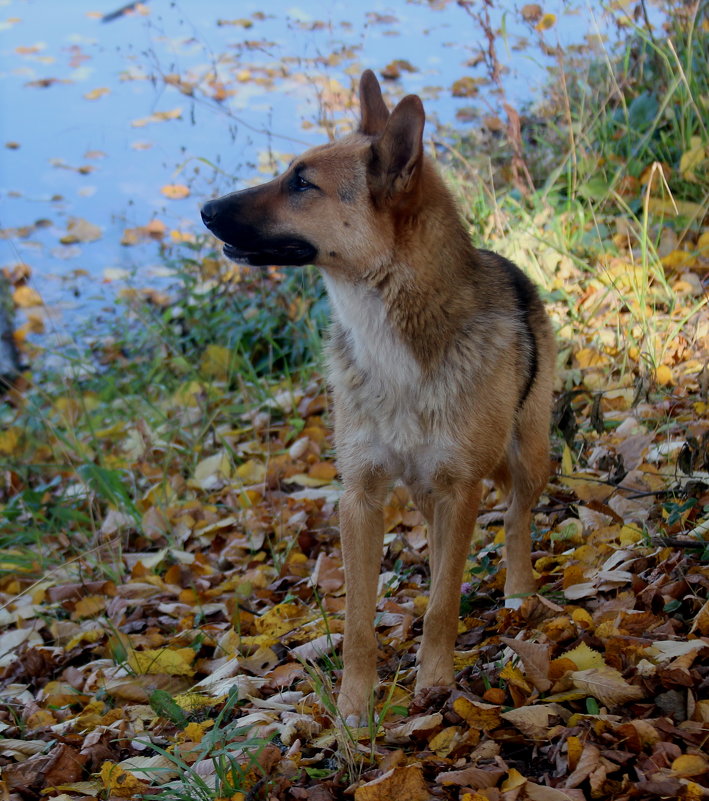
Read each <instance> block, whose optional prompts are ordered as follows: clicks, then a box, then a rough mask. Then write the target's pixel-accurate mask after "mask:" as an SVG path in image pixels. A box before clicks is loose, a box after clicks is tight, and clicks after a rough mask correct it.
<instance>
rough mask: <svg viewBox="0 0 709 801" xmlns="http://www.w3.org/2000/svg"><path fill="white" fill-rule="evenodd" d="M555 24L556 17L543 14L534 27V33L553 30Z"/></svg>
mask: <svg viewBox="0 0 709 801" xmlns="http://www.w3.org/2000/svg"><path fill="white" fill-rule="evenodd" d="M555 24H556V15H555V14H545V15H544V16H543V17H542V18H541V19H540V20H539V22H538V23H537V24H536V25H535V26H534V30H535V31H540V32H541V31H548V30H549V28H553V27H554V25H555Z"/></svg>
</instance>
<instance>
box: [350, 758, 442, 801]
mask: <svg viewBox="0 0 709 801" xmlns="http://www.w3.org/2000/svg"><path fill="white" fill-rule="evenodd" d="M354 797H355V801H429V799H430V797H431V794H430V793H429V791H428V787H427V786H426V782H425V781H424V779H423V772H422V770H421V766H420V765H407V766H405V767H398V768H392V769H391V770H390V771H387V772H386V773H385V774H383V775H382V776H380V777H379V778H378V779H374V780H373V781H371V782H367V783H366V784H362V785H360V786H359V787H358V788H357V789H356V790H355V796H354Z"/></svg>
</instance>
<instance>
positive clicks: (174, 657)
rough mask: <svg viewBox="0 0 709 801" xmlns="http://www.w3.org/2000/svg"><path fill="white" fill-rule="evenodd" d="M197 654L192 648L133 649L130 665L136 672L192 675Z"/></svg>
mask: <svg viewBox="0 0 709 801" xmlns="http://www.w3.org/2000/svg"><path fill="white" fill-rule="evenodd" d="M195 656H196V654H195V651H193V650H192V648H156V649H149V650H147V651H131V653H130V654H129V656H128V660H127V663H128V666H129V667H130V668H131V670H133V671H134V672H135V673H141V674H143V673H149V674H155V673H168V674H169V675H171V676H191V675H192V674H193V673H194V668H193V667H192V663H193V662H194V658H195Z"/></svg>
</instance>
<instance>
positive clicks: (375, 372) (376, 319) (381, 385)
mask: <svg viewBox="0 0 709 801" xmlns="http://www.w3.org/2000/svg"><path fill="white" fill-rule="evenodd" d="M325 283H326V286H327V290H328V294H329V296H330V303H331V307H332V314H333V317H334V318H335V319H336V320H337V322H338V323H339V324H340V326H341V327H342V329H343V330H344V331H345V332H346V335H347V341H348V345H349V356H350V358H351V361H352V364H351V365H349V364H342V363H339V362H338V359H333V360H332V363H331V365H330V368H331V378H332V380H333V383H334V384H335V386H336V387H337V389H338V390H339V393H340V395H341V397H342V398H343V402H344V403H345V404H346V406H347V410H348V431H347V438H348V442H349V444H350V445H351V446H355V447H357V448H360V449H361V450H362V456H363V457H365V458H368V459H371V460H372V461H376V462H379V463H381V464H382V465H384V466H385V467H386V468H387V470H389V471H390V472H391V473H392V474H393V475H394V476H399V477H402V478H408V477H406V476H404V473H405V472H407V470H408V469H411V468H410V466H411V465H412V464H418V465H419V466H420V469H421V472H422V473H428V472H429V471H431V470H433V469H435V466H436V465H437V464H438V463H439V462H440V460H441V458H442V455H443V452H444V451H445V450H447V448H448V445H447V443H446V439H447V438H446V437H445V436H444V437H441V431H440V430H435V429H439V426H438V425H437V424H436V421H441V420H442V419H444V418H446V417H447V414H446V406H447V402H446V396H447V393H446V391H445V389H444V388H443V387H441V386H440V385H438V386H436V385H437V384H438V382H432V379H431V377H430V376H424V375H423V371H422V370H421V367H420V365H419V363H418V362H417V361H416V359H415V358H414V356H413V354H412V352H411V350H410V349H409V347H408V346H407V345H406V344H405V343H404V342H402V340H401V338H400V337H399V335H398V333H397V332H396V331H395V330H394V329H393V328H392V326H391V324H390V322H389V320H388V318H387V313H386V307H385V305H384V303H383V302H382V300H381V298H380V297H379V296H378V295H377V294H376V292H374V291H373V290H372V289H370V288H369V287H366V286H361V285H353V284H350V283H348V282H345V281H338V280H337V279H334V278H332V277H331V276H326V277H325ZM351 376H354V377H355V379H354V380H353V379H352V378H351ZM442 446H443V447H442ZM365 454H366V456H365ZM407 466H408V467H407Z"/></svg>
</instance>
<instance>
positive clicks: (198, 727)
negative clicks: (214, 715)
mask: <svg viewBox="0 0 709 801" xmlns="http://www.w3.org/2000/svg"><path fill="white" fill-rule="evenodd" d="M213 725H214V721H213V720H204V721H202V722H201V723H194V722H193V723H188V724H187V725H186V726H185V728H184V729H183V730H182V731H181V732H178V734H177V739H178V741H180V742H192V743H201V742H202V738H203V737H204V735H205V734H206V733H207V730H208V729H211V728H212V726H213Z"/></svg>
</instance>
